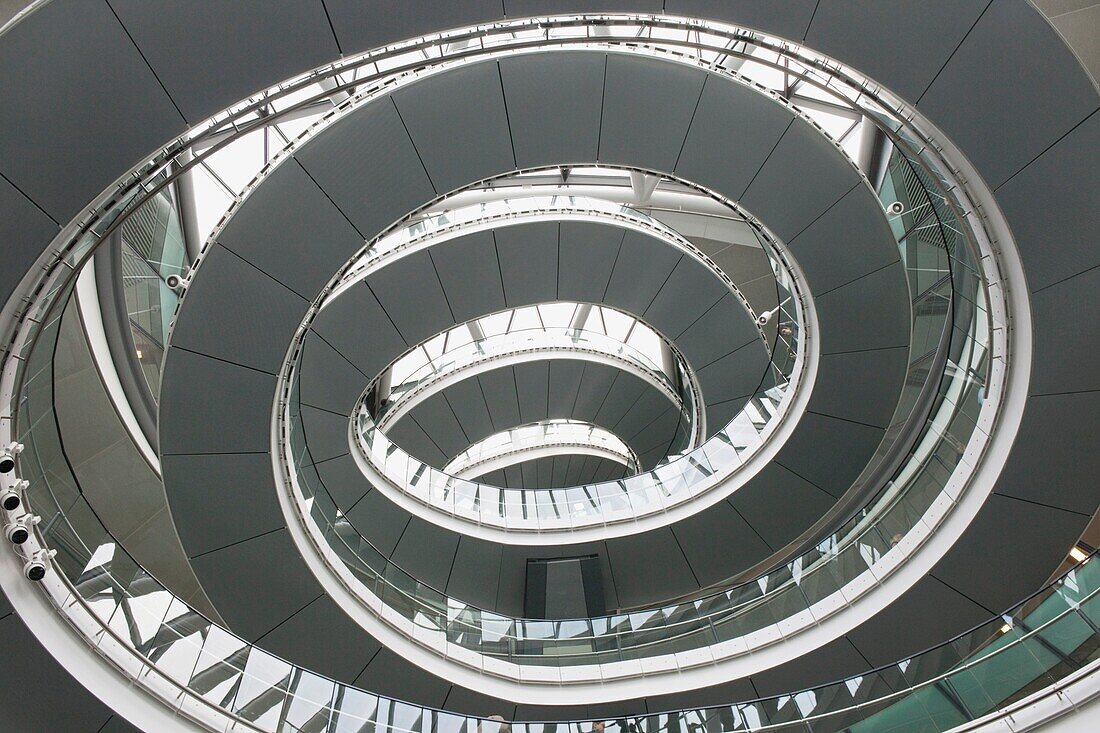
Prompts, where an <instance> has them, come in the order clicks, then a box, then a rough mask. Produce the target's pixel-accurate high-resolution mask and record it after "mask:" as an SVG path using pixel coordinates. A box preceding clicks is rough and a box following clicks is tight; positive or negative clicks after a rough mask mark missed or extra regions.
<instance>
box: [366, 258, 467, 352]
mask: <svg viewBox="0 0 1100 733" xmlns="http://www.w3.org/2000/svg"><path fill="white" fill-rule="evenodd" d="M367 286H368V287H370V289H371V291H372V292H373V293H374V294H375V296H377V298H378V302H379V303H380V304H381V305H382V308H383V309H384V310H385V311H386V314H387V315H389V317H390V320H392V321H393V323H394V325H395V326H397V330H398V331H400V332H401V336H402V337H403V338H404V339H405V342H406V343H409V344H418V343H420V342H421V341H425V340H426V339H428V338H429V337H431V336H435V335H436V334H437V333H440V332H441V331H445V330H447V328H449V327H450V326H452V325H454V322H455V320H454V317H453V316H452V315H451V309H450V306H448V305H447V297H446V296H445V295H444V294H443V286H442V285H440V284H439V278H438V277H437V276H436V274H435V266H434V265H433V264H432V258H431V257H429V256H428V253H427V251H424V250H422V251H420V252H416V253H413V254H411V255H409V256H408V257H402V258H401V259H399V260H397V261H395V262H392V263H390V264H389V265H387V266H386V267H384V268H382V269H381V270H378V271H377V272H375V273H372V274H371V275H370V276H369V277H368V278H367ZM394 356H396V355H394Z"/></svg>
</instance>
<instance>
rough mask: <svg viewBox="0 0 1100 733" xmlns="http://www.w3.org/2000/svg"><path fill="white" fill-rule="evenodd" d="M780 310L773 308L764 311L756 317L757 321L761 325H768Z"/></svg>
mask: <svg viewBox="0 0 1100 733" xmlns="http://www.w3.org/2000/svg"><path fill="white" fill-rule="evenodd" d="M778 312H779V309H778V308H773V309H771V310H770V311H764V312H763V313H761V314H760V315H758V316H757V317H756V322H757V323H758V324H760V325H761V326H766V325H767V324H768V322H769V321H770V320H771V319H772V317H773V316H774V315H775V314H776V313H778Z"/></svg>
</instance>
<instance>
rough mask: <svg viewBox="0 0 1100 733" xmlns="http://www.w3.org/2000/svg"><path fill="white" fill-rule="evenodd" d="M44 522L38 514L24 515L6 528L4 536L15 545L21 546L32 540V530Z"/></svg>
mask: <svg viewBox="0 0 1100 733" xmlns="http://www.w3.org/2000/svg"><path fill="white" fill-rule="evenodd" d="M41 521H42V517H39V516H38V515H36V514H24V515H23V516H22V517H19V519H17V520H15V521H14V522H12V523H11V524H9V525H8V526H7V527H5V528H4V536H6V537H7V538H8V542H10V543H12V544H13V545H21V544H23V543H24V542H26V541H27V540H29V539H30V538H31V528H32V527H34V526H35V525H36V524H38V523H39V522H41Z"/></svg>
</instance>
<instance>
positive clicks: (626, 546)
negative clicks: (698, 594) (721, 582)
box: [607, 527, 699, 607]
mask: <svg viewBox="0 0 1100 733" xmlns="http://www.w3.org/2000/svg"><path fill="white" fill-rule="evenodd" d="M607 553H608V558H609V559H610V560H611V569H612V573H613V574H614V576H615V588H616V590H617V591H618V595H619V603H620V604H621V605H623V606H627V607H629V606H636V605H639V604H642V603H652V602H653V601H654V600H655V599H658V598H674V597H676V596H679V595H683V594H684V593H689V592H691V591H693V590H696V589H698V588H699V584H698V583H697V582H696V581H695V578H694V576H693V575H692V574H691V568H690V567H689V566H688V562H687V560H686V559H685V558H684V553H683V552H682V551H681V550H680V546H679V544H677V542H676V537H675V536H674V535H673V534H672V530H671V529H669V528H668V527H664V528H662V529H659V530H654V531H652V532H646V533H645V534H644V535H633V536H628V537H617V538H615V539H612V540H608V541H607ZM655 558H660V561H656V560H655Z"/></svg>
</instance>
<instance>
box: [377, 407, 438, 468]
mask: <svg viewBox="0 0 1100 733" xmlns="http://www.w3.org/2000/svg"><path fill="white" fill-rule="evenodd" d="M387 433H388V435H389V438H390V440H392V441H393V442H394V443H397V444H398V445H399V446H401V447H402V448H403V449H404V450H405V452H406V453H408V454H409V455H411V456H413V457H414V458H416V459H418V460H420V461H423V462H424V463H427V464H428V465H430V466H442V465H444V464H446V463H447V456H446V454H445V453H444V452H443V451H442V450H440V449H439V446H437V445H436V444H435V443H433V442H432V439H431V438H429V437H428V434H427V433H425V432H424V429H423V428H421V427H420V425H419V424H418V423H417V422H416V420H413V419H405V420H399V421H398V422H397V423H395V424H394V425H392V426H390V428H389V430H388V431H387Z"/></svg>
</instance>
